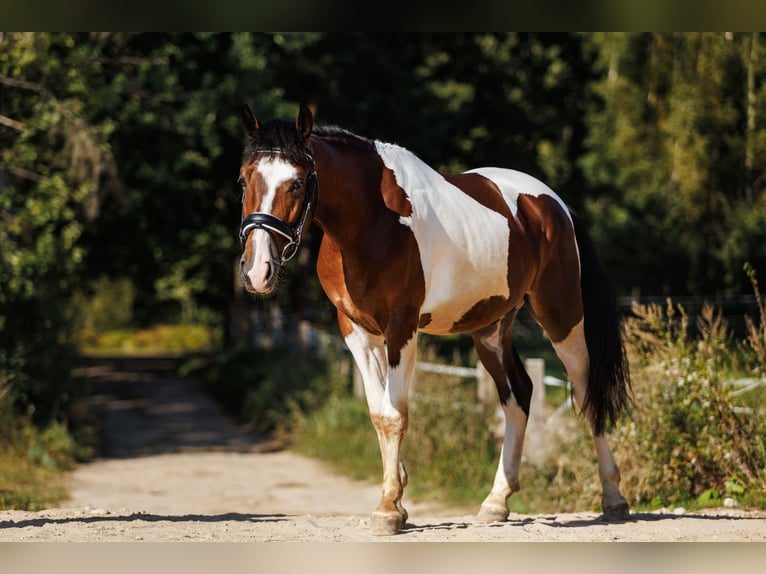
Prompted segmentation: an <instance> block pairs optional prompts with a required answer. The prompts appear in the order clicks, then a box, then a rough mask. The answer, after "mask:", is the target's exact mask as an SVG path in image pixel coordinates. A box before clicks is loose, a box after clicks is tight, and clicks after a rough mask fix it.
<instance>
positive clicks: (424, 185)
mask: <svg viewBox="0 0 766 574" xmlns="http://www.w3.org/2000/svg"><path fill="white" fill-rule="evenodd" d="M241 120H242V126H243V128H244V131H245V134H246V135H247V137H248V140H249V141H248V143H247V144H246V146H245V149H244V154H243V160H242V166H241V169H240V178H239V183H240V185H241V186H242V193H243V196H242V224H241V227H240V240H241V243H242V258H241V275H242V279H243V282H244V285H245V288H246V289H247V290H248V291H250V292H252V293H258V294H264V295H265V294H269V293H271V292H273V291H274V289H275V288H276V285H277V282H278V279H279V276H280V273H279V269H280V267H282V266H283V265H285V264H286V262H287V261H288V260H289V259H290V258H291V257H292V256H293V255H294V254H295V252H296V251H297V249H298V246H299V244H300V241H301V238H302V236H303V234H304V233H305V232H306V229H307V227H308V226H309V225H310V224H311V223H315V224H316V225H318V226H319V227H320V228H321V229H322V231H323V232H324V235H323V239H322V243H321V247H320V250H319V255H318V262H317V272H318V275H319V279H320V282H321V284H322V287H323V289H324V291H325V293H326V294H327V296H328V297H329V298H330V300H331V301H332V302H333V304H334V305H335V307H336V308H337V314H338V324H339V326H340V332H341V334H342V336H343V337H344V339H345V341H346V344H347V345H348V348H349V349H350V351H351V353H352V355H353V357H354V360H355V361H356V364H357V365H358V367H359V369H360V371H361V373H362V376H363V379H364V388H365V393H366V398H367V404H368V407H369V411H370V418H371V420H372V424H373V425H374V427H375V430H376V431H377V435H378V441H379V443H380V450H381V455H382V459H383V485H382V495H381V500H380V504H379V505H378V507H377V509H375V511H374V512H373V514H372V530H373V532H374V533H376V534H382V535H387V534H395V533H397V532H399V531H400V530H401V529H402V528H403V526H404V524H405V522H406V520H407V511H406V510H405V509H404V506H403V505H402V494H403V492H404V488H405V486H406V485H407V471H406V470H405V467H404V463H403V462H402V458H401V446H402V440H403V439H404V436H405V433H406V431H407V421H408V410H407V394H408V390H409V388H410V384H411V381H412V377H413V372H414V369H415V354H416V347H417V343H416V341H417V335H418V332H420V331H422V332H424V333H431V334H435V335H447V334H453V333H469V334H470V335H471V336H472V337H473V342H474V345H475V347H476V350H477V352H478V355H479V358H480V359H481V361H482V363H483V364H484V366H485V367H486V369H487V371H488V372H489V373H490V374H491V376H492V378H493V379H494V382H495V385H496V387H497V392H498V396H499V399H500V403H501V405H502V410H503V413H504V415H505V436H504V439H503V444H502V449H501V453H500V462H499V465H498V468H497V473H496V475H495V479H494V484H493V485H492V488H491V490H490V492H489V495H488V496H487V497H486V499H485V500H484V502H483V503H482V505H481V508H480V510H479V513H478V515H477V521H482V522H491V521H504V520H506V519H507V517H508V506H507V501H508V498H509V497H510V496H511V494H512V493H514V492H516V491H518V490H519V465H520V462H521V455H522V448H523V443H524V433H525V429H526V425H527V420H528V417H529V405H530V399H531V396H532V382H531V380H530V378H529V375H527V373H526V372H525V371H524V368H523V366H522V362H521V360H520V358H519V355H518V353H517V352H516V350H515V349H514V346H513V340H512V337H511V327H512V325H513V322H514V318H515V317H516V314H517V313H518V311H519V309H520V308H521V307H522V306H523V305H524V304H527V305H528V306H529V308H530V310H531V312H532V314H533V316H534V317H535V319H536V321H537V322H538V323H539V324H540V325H541V327H542V328H543V329H544V331H545V333H546V334H547V336H548V337H549V338H550V340H551V342H552V344H553V347H554V349H555V351H556V354H557V355H558V357H559V358H560V359H561V361H562V362H563V364H564V366H565V368H566V370H567V374H568V376H569V378H570V379H571V381H572V383H573V394H574V398H575V400H576V402H577V403H578V405H579V407H580V409H581V411H582V412H583V413H584V415H585V416H587V418H588V420H589V422H590V424H591V427H592V430H593V435H594V443H595V450H596V454H597V457H598V468H599V476H600V479H601V483H602V488H603V490H602V508H603V511H604V516H605V517H606V518H607V519H608V520H625V519H626V518H627V517H628V515H629V510H628V503H627V501H626V500H625V498H624V497H623V496H622V494H621V493H620V490H619V481H620V473H619V470H618V468H617V465H616V464H615V461H614V458H613V456H612V453H611V451H610V449H609V445H608V444H607V439H606V436H605V432H606V430H607V428H608V427H609V426H610V425H611V424H612V423H614V421H615V420H616V419H617V418H618V417H619V416H620V414H621V413H622V411H623V410H624V408H625V407H626V406H627V405H628V403H629V402H630V399H629V387H630V383H629V376H628V365H627V362H626V359H625V352H624V349H623V346H622V342H621V337H620V328H619V323H618V316H617V311H616V307H615V303H614V293H613V291H612V289H611V287H610V286H609V282H608V280H607V278H606V277H605V275H604V273H603V271H602V269H601V268H600V266H599V264H598V263H597V260H596V257H595V253H594V249H593V247H592V245H591V243H590V241H589V240H588V238H587V236H586V234H585V232H584V231H583V229H582V228H581V227H580V225H579V224H578V222H577V220H576V219H575V218H574V217H573V215H572V214H571V213H570V211H569V209H568V208H567V206H566V205H565V204H564V202H563V201H562V200H561V199H560V198H559V197H558V196H557V195H556V194H555V193H554V192H553V191H552V190H551V189H550V188H549V187H548V186H546V185H545V184H543V183H542V182H540V181H538V180H537V179H535V178H533V177H531V176H529V175H526V174H524V173H521V172H518V171H513V170H509V169H501V168H497V167H485V168H479V169H473V170H471V171H468V172H465V173H460V174H442V173H439V172H437V171H435V170H434V169H432V168H431V167H429V166H428V165H426V164H425V163H424V162H423V161H421V160H420V159H419V158H418V157H417V156H416V155H415V154H414V153H412V152H410V151H408V150H406V149H404V148H402V147H399V146H397V145H393V144H390V143H383V142H380V141H373V140H369V139H367V138H364V137H360V136H358V135H355V134H353V133H350V132H348V131H346V130H343V129H341V128H338V127H330V126H314V119H313V116H312V114H311V111H310V110H309V109H308V108H307V107H305V106H301V107H300V111H299V112H298V114H297V117H296V119H295V120H294V121H293V120H271V121H268V122H264V123H260V122H259V121H258V120H257V119H256V117H255V116H254V115H253V113H252V112H251V110H250V108H249V107H247V106H245V107H244V108H243V109H242V113H241ZM320 185H321V193H319V187H320Z"/></svg>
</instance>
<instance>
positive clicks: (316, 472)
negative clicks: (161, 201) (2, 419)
mask: <svg viewBox="0 0 766 574" xmlns="http://www.w3.org/2000/svg"><path fill="white" fill-rule="evenodd" d="M142 366H143V370H141V369H140V368H138V367H137V365H120V364H111V365H107V366H105V365H94V366H91V367H88V368H87V369H86V370H85V371H84V372H85V374H87V375H88V377H89V384H90V387H91V389H90V390H91V394H92V397H93V399H92V400H93V404H94V405H95V406H96V408H98V409H99V410H100V412H101V413H102V416H103V422H104V435H105V436H104V448H103V453H104V456H103V458H100V459H99V460H96V461H95V462H92V463H89V464H84V465H81V466H80V467H78V468H77V469H76V470H75V471H74V472H73V473H72V475H71V477H70V492H71V499H70V500H69V501H67V502H66V503H65V504H64V505H62V507H61V508H53V509H48V510H44V511H41V512H21V511H2V512H0V541H83V542H93V541H136V540H146V541H206V540H209V541H311V542H318V541H380V540H386V541H403V542H404V541H445V542H447V541H506V542H507V541H766V512H746V511H743V510H738V509H719V510H709V511H704V512H693V513H682V512H681V511H680V510H677V511H675V512H672V511H667V512H658V513H635V514H633V516H632V517H631V520H629V521H628V522H625V523H621V524H608V523H605V522H602V521H600V520H599V516H598V514H595V513H590V512H583V513H576V514H558V515H511V517H510V519H509V520H508V522H506V523H503V524H493V525H475V524H473V523H472V516H471V514H470V512H469V511H468V510H466V509H463V510H455V509H448V508H443V507H439V506H437V505H434V504H428V503H424V502H422V501H414V500H407V499H405V503H406V506H407V508H408V510H409V513H410V521H409V523H408V525H407V527H406V529H405V531H404V532H403V533H402V534H401V535H399V536H397V537H393V538H391V537H387V538H383V539H381V538H377V537H373V536H371V535H370V534H369V513H370V511H371V510H372V509H373V508H374V507H375V505H376V503H377V501H378V497H379V492H380V490H379V485H378V484H364V483H359V482H355V481H351V480H349V479H347V478H345V477H342V476H338V475H336V474H334V473H332V472H330V471H329V470H328V469H327V468H326V467H325V466H324V465H322V464H321V463H319V462H317V461H314V460H311V459H307V458H304V457H300V456H297V455H295V454H293V453H290V452H285V451H276V452H275V451H273V449H270V448H269V446H270V445H269V444H268V443H267V442H265V441H263V440H261V439H260V438H259V437H257V436H254V435H252V434H249V433H247V432H243V431H241V430H240V429H237V428H236V427H235V426H234V425H232V424H231V423H230V422H229V421H228V420H227V419H226V418H225V417H224V416H223V415H222V414H221V413H220V411H219V410H218V408H217V407H216V405H215V404H214V403H213V402H211V401H210V400H209V399H208V398H207V397H206V396H205V394H204V393H203V392H202V391H201V390H200V389H199V388H198V387H197V386H196V384H195V383H194V382H193V381H190V380H186V379H179V378H177V377H175V376H173V375H172V374H171V373H170V372H168V371H163V369H162V365H161V364H159V363H155V364H150V365H149V366H148V367H147V365H146V364H145V363H143V364H142Z"/></svg>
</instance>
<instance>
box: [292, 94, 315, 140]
mask: <svg viewBox="0 0 766 574" xmlns="http://www.w3.org/2000/svg"><path fill="white" fill-rule="evenodd" d="M295 127H296V128H298V133H300V134H301V135H302V136H303V140H304V141H305V142H306V143H308V141H309V138H310V137H311V130H312V129H313V128H314V116H313V114H312V113H311V110H310V109H309V108H308V106H304V105H303V104H301V107H300V110H299V111H298V117H297V118H296V119H295Z"/></svg>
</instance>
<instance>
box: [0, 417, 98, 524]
mask: <svg viewBox="0 0 766 574" xmlns="http://www.w3.org/2000/svg"><path fill="white" fill-rule="evenodd" d="M0 427H2V428H0V436H2V443H3V448H2V450H0V508H1V509H17V510H40V509H42V508H46V507H50V506H55V505H57V504H58V503H60V502H61V501H62V500H64V499H65V498H66V496H67V492H66V489H65V487H64V475H65V472H66V471H67V470H69V469H71V468H72V466H73V465H74V463H75V461H77V460H83V459H86V458H88V457H89V456H90V455H91V450H90V449H89V448H87V447H84V446H82V445H80V444H78V443H77V442H75V440H74V438H73V437H72V435H71V434H70V432H69V431H68V429H67V428H66V427H65V426H64V425H63V424H61V423H54V424H51V425H49V426H48V427H46V428H45V429H43V430H40V429H38V428H37V427H35V426H34V425H32V423H31V422H30V421H28V420H27V419H25V418H24V417H21V416H19V415H14V414H12V413H11V411H10V409H8V408H2V409H0Z"/></svg>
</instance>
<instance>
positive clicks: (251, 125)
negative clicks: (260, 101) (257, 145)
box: [240, 104, 261, 139]
mask: <svg viewBox="0 0 766 574" xmlns="http://www.w3.org/2000/svg"><path fill="white" fill-rule="evenodd" d="M240 117H241V119H242V129H244V130H245V134H246V135H247V137H249V138H250V139H253V138H254V137H255V136H256V134H257V133H258V130H259V129H260V127H261V126H260V125H259V124H258V120H257V119H256V117H255V115H254V114H253V112H252V110H250V106H248V105H247V104H245V105H244V106H242V112H241V113H240Z"/></svg>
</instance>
